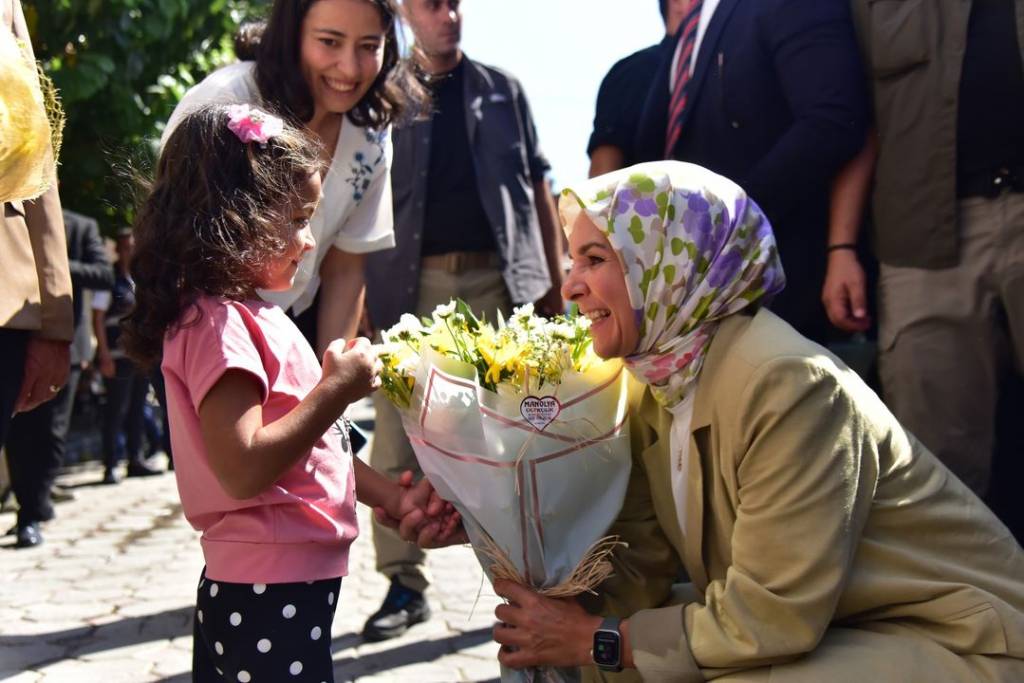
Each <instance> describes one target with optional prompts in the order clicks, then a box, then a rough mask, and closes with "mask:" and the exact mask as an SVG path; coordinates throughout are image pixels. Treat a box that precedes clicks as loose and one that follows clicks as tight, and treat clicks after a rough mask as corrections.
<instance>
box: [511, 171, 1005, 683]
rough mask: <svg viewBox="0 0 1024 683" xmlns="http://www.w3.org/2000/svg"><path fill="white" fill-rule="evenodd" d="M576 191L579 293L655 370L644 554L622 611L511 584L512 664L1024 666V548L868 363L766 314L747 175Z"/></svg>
mask: <svg viewBox="0 0 1024 683" xmlns="http://www.w3.org/2000/svg"><path fill="white" fill-rule="evenodd" d="M560 208H561V215H562V220H563V222H564V224H565V229H566V232H567V234H568V236H569V242H570V249H571V253H572V257H573V269H572V272H571V274H570V276H569V278H568V279H567V280H566V282H565V285H564V288H563V294H564V296H565V297H566V298H567V299H569V300H571V301H573V302H575V303H576V304H577V305H578V306H579V308H580V310H581V311H582V312H583V313H584V314H585V315H587V316H588V317H590V318H591V320H592V321H593V339H594V348H595V350H596V351H597V353H598V354H599V355H601V356H604V357H613V356H621V357H623V358H624V360H625V363H626V365H627V366H628V367H629V369H630V371H631V373H632V375H633V377H634V378H635V379H636V380H637V382H638V387H637V388H638V391H637V392H636V393H637V398H636V402H635V403H634V406H633V412H632V415H633V419H632V420H631V423H630V430H631V433H632V438H633V445H634V451H633V452H634V476H633V479H632V481H631V484H630V489H629V492H628V494H627V500H626V504H625V506H624V508H623V510H622V513H621V516H620V520H619V522H618V523H617V525H616V528H614V529H613V530H612V533H618V534H619V535H620V536H621V538H622V540H624V541H627V542H628V543H629V547H628V549H625V550H624V551H623V552H622V553H621V555H620V556H619V557H618V558H617V559H616V563H617V566H616V576H615V577H614V578H612V579H611V580H609V581H608V582H606V584H604V585H603V586H602V588H601V594H600V595H599V596H598V597H599V598H600V600H599V603H598V604H595V605H589V607H591V609H592V610H594V611H595V612H598V613H600V614H604V615H618V616H619V617H622V618H623V619H622V620H621V621H618V620H617V619H606V620H604V621H602V618H601V617H600V616H592V615H591V614H590V613H588V612H587V611H585V610H584V608H583V607H581V606H580V604H578V603H577V602H575V601H571V600H552V599H549V598H544V597H541V596H539V595H536V594H534V593H533V592H531V591H529V590H528V589H526V588H524V587H522V586H518V585H515V584H511V583H508V582H497V583H495V591H496V592H497V593H498V594H499V595H501V596H502V597H504V598H506V599H507V601H508V603H509V604H506V605H501V606H499V607H498V608H497V610H496V612H495V613H496V615H497V617H498V619H499V620H500V621H501V622H502V623H500V624H499V625H498V626H497V627H496V628H495V640H497V641H498V642H499V643H501V644H502V645H503V647H502V649H501V652H500V654H499V659H500V660H501V661H502V663H504V664H506V665H508V666H511V667H513V668H519V667H528V666H573V665H576V666H587V665H590V664H592V663H593V662H594V661H595V660H603V662H604V663H605V665H606V669H609V670H614V668H615V665H616V661H615V660H616V659H618V660H619V662H618V663H619V664H621V665H622V666H624V667H626V669H627V671H626V672H624V673H622V674H605V673H603V672H602V673H601V674H600V675H606V676H608V677H609V678H610V679H612V680H620V677H623V678H621V679H630V678H632V679H633V680H635V679H636V678H637V677H638V676H639V677H642V680H645V681H702V680H706V679H712V678H713V679H717V680H721V681H732V682H736V681H767V680H769V678H770V679H771V681H773V682H778V681H794V682H796V681H806V682H808V683H810V682H815V683H817V682H821V681H828V682H829V683H834V682H836V681H840V682H847V681H848V682H850V683H852V682H854V681H856V682H857V683H861V682H863V681H875V682H888V681H922V682H924V681H927V682H929V683H930V682H933V681H978V680H982V681H1018V682H1019V681H1024V659H1022V658H1024V553H1022V552H1021V549H1020V546H1018V545H1017V544H1016V542H1015V541H1014V540H1013V538H1012V536H1011V535H1010V533H1009V531H1008V530H1007V529H1006V528H1005V527H1004V526H1003V525H1002V524H1000V523H999V522H998V521H997V520H996V518H995V517H994V516H993V515H992V513H991V512H990V511H989V510H988V509H987V508H986V507H985V506H984V504H983V503H982V502H981V501H980V500H979V499H978V498H976V497H975V496H974V494H973V493H971V492H970V491H969V490H968V489H967V488H966V487H965V486H964V485H963V484H962V483H961V482H960V481H959V480H957V479H956V478H955V477H954V476H953V475H951V474H950V473H949V471H948V470H946V469H945V468H944V467H943V466H942V465H941V464H939V462H938V461H937V460H936V459H935V458H934V457H933V456H932V455H931V454H930V453H929V452H928V451H926V450H925V449H924V448H923V447H922V446H921V444H920V443H918V442H917V441H916V440H915V439H914V438H913V437H912V436H911V435H910V434H908V433H907V432H906V431H905V430H904V429H903V428H902V427H901V426H900V425H899V424H898V423H897V421H896V420H895V419H894V418H893V416H892V414H891V413H890V412H889V411H888V410H887V409H886V408H885V406H884V405H883V404H882V402H881V401H880V400H879V399H878V397H877V396H876V395H875V394H874V393H872V392H871V390H870V389H868V388H867V387H866V386H865V385H864V384H863V383H862V382H861V381H860V379H858V378H857V376H856V375H855V374H854V373H853V372H851V371H850V370H849V369H848V368H847V367H846V366H844V365H843V364H842V363H841V361H839V360H838V359H836V358H835V357H834V356H832V355H831V354H830V353H829V352H828V351H826V350H825V349H823V348H821V347H820V346H817V345H815V344H813V343H811V342H809V341H807V340H805V339H804V338H802V337H801V336H799V335H798V334H797V333H796V332H794V331H793V329H792V328H790V327H789V326H788V325H787V324H786V323H784V322H783V321H782V320H780V319H779V318H777V317H776V316H775V315H773V314H772V313H771V312H769V311H768V310H767V309H765V308H764V307H763V305H764V304H765V303H767V301H768V300H769V298H770V296H771V295H772V294H774V293H776V292H778V291H779V290H780V289H781V288H782V286H783V282H784V276H783V273H782V269H781V266H780V262H779V259H778V254H777V253H776V248H775V241H774V238H773V236H772V232H771V228H770V226H769V225H768V222H767V220H766V219H765V217H764V215H763V214H762V213H761V211H760V209H759V208H758V207H757V206H756V205H755V204H754V203H753V202H752V201H751V200H749V199H748V198H747V197H746V196H745V194H744V193H743V191H742V190H741V189H740V188H739V187H737V186H736V185H735V184H734V183H732V182H730V181H728V180H726V179H725V178H722V177H720V176H717V175H715V174H713V173H711V172H709V171H707V170H705V169H703V168H700V167H697V166H693V165H689V164H683V163H679V162H662V163H655V164H643V165H640V166H635V167H633V168H631V169H626V170H623V171H619V172H616V173H612V174H609V175H605V176H601V177H599V178H595V179H593V180H591V181H590V182H588V183H587V184H586V185H583V186H582V187H580V188H578V189H577V190H575V191H572V190H569V191H566V192H565V193H564V196H563V198H562V202H561V207H560ZM683 571H685V574H686V576H688V577H689V581H690V583H689V584H686V585H685V586H683V587H680V586H676V589H675V590H672V588H671V587H672V583H673V580H674V579H676V578H677V577H678V576H679V575H680V574H681V573H682V572H683ZM595 632H600V633H599V637H598V639H597V640H594V638H595ZM616 634H618V635H617V636H616ZM592 647H593V648H594V649H595V650H596V652H594V653H592V652H591V650H592ZM592 658H593V659H592ZM631 668H632V669H636V670H638V671H629V669H631Z"/></svg>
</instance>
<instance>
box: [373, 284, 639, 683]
mask: <svg viewBox="0 0 1024 683" xmlns="http://www.w3.org/2000/svg"><path fill="white" fill-rule="evenodd" d="M383 338H384V343H383V344H382V346H381V348H380V349H379V356H380V358H381V360H382V361H383V364H384V371H383V373H382V390H383V391H384V393H385V395H386V396H387V397H388V398H389V399H390V400H391V401H392V402H393V403H394V404H395V405H396V406H398V408H399V410H400V412H401V414H402V421H403V424H404V426H405V430H406V433H407V435H408V436H409V440H410V442H411V443H412V445H413V449H414V450H415V452H416V457H417V460H418V461H419V464H420V467H421V468H422V469H423V472H424V473H425V474H426V476H427V478H428V479H429V480H430V482H431V484H432V485H433V486H434V488H435V489H436V490H437V492H438V493H439V494H440V495H441V496H442V497H443V498H445V499H447V500H449V501H451V502H453V503H454V504H455V506H456V508H457V509H458V510H459V512H460V513H461V514H462V517H463V521H464V523H465V526H466V531H467V532H468V534H469V538H470V541H471V542H472V544H473V547H474V550H475V551H476V553H477V557H478V558H479V559H480V561H481V564H482V565H483V567H484V569H485V571H486V572H487V573H488V575H489V576H490V577H491V579H492V580H493V579H497V578H503V579H510V580H513V581H516V582H518V583H521V584H524V585H527V586H530V587H531V588H534V589H536V590H538V591H539V592H541V593H543V594H546V595H549V596H556V597H567V596H573V595H577V594H579V593H581V592H584V591H588V590H592V589H593V588H594V587H595V586H596V585H597V584H598V583H600V582H601V581H602V580H603V579H604V578H606V577H607V576H608V574H609V573H610V571H611V566H610V563H609V562H608V561H607V556H608V554H609V553H610V552H611V551H612V550H613V549H614V547H615V545H616V541H615V539H612V538H607V537H605V536H604V535H605V533H606V531H607V529H608V527H609V526H610V525H611V523H612V522H613V521H614V520H615V518H616V516H617V515H618V512H619V509H620V508H621V506H622V501H623V497H624V495H625V491H626V484H627V482H628V479H629V472H630V467H631V457H630V451H629V432H628V424H627V418H626V408H627V400H626V376H625V373H624V372H623V369H622V366H621V363H620V362H619V361H618V360H611V361H604V360H601V359H600V358H598V357H597V356H596V355H595V354H594V353H593V351H592V350H591V348H590V335H589V321H588V320H586V319H585V318H582V317H565V316H560V317H557V318H555V319H553V320H545V319H543V318H540V317H538V316H535V315H534V314H533V307H532V306H529V305H527V306H524V307H521V308H519V309H516V310H515V311H514V313H513V314H512V316H511V317H510V318H509V319H508V320H507V321H506V320H503V319H501V318H500V317H499V319H498V321H497V325H496V326H492V325H491V324H489V323H487V322H485V321H482V320H480V319H478V318H477V317H476V316H474V315H473V313H472V311H470V310H469V308H468V307H467V306H466V304H465V303H463V302H461V301H452V302H450V303H448V304H445V305H443V306H439V307H438V308H437V309H436V310H435V311H434V312H433V314H432V315H431V317H430V318H429V319H423V320H420V319H417V318H415V317H414V316H411V315H405V316H403V317H402V319H401V320H400V322H399V323H398V324H397V325H396V326H395V327H393V328H391V329H390V330H388V331H386V332H384V333H383ZM502 677H503V680H505V681H514V680H523V681H534V680H571V679H573V678H574V677H575V672H574V671H567V670H558V671H554V670H534V671H525V672H511V671H503V672H502Z"/></svg>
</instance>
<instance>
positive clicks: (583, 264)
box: [562, 211, 640, 358]
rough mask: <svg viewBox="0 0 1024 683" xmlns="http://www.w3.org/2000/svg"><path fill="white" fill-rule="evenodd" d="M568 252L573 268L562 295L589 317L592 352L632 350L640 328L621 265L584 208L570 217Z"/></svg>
mask: <svg viewBox="0 0 1024 683" xmlns="http://www.w3.org/2000/svg"><path fill="white" fill-rule="evenodd" d="M569 254H570V256H572V270H571V271H569V275H568V276H567V277H566V279H565V282H564V283H563V284H562V296H563V297H564V298H565V299H567V300H569V301H571V302H573V303H575V304H576V305H577V306H578V307H579V309H580V313H582V314H583V315H585V316H587V317H588V318H590V321H591V328H590V332H591V336H592V337H593V339H594V352H595V353H596V354H597V355H599V356H601V357H602V358H621V357H624V356H629V355H630V354H632V353H634V352H635V351H636V347H637V344H638V343H639V341H640V332H639V329H638V328H637V323H636V315H635V313H634V311H633V306H632V304H630V303H629V292H628V290H627V289H626V278H625V276H624V274H623V272H622V265H621V263H619V257H618V254H616V253H615V250H614V249H612V246H611V244H609V242H608V238H607V237H605V235H604V233H603V232H601V230H599V229H598V227H597V226H596V225H594V222H593V221H592V220H591V219H590V217H589V216H588V215H587V214H586V212H583V211H581V212H580V213H579V214H578V215H577V216H576V219H575V220H574V221H573V224H572V229H571V231H570V232H569Z"/></svg>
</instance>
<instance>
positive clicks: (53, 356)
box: [0, 0, 74, 541]
mask: <svg viewBox="0 0 1024 683" xmlns="http://www.w3.org/2000/svg"><path fill="white" fill-rule="evenodd" d="M0 25H2V26H3V30H9V31H11V32H12V33H13V34H14V36H15V38H17V39H18V40H19V41H21V42H22V43H23V44H24V46H25V50H26V52H27V53H28V55H29V57H31V58H32V59H34V58H35V57H34V55H33V53H32V46H31V43H30V38H29V34H28V28H27V26H26V25H25V15H24V13H23V12H22V9H21V3H20V2H18V1H17V0H0ZM3 207H4V218H3V225H2V226H0V273H2V276H0V446H2V445H3V443H4V441H5V440H6V438H7V429H8V427H9V426H10V422H11V416H12V415H13V414H14V413H16V412H23V411H26V410H31V409H32V408H34V407H36V406H37V405H39V404H41V403H43V402H44V401H48V400H50V399H51V398H53V397H54V396H56V395H57V393H58V392H59V391H60V389H61V387H62V386H64V382H65V381H66V380H67V375H68V369H69V368H70V360H69V358H70V351H69V349H70V344H71V338H72V335H73V331H74V325H73V322H72V310H71V275H70V272H69V269H68V255H67V246H66V240H65V235H64V219H63V218H62V216H61V208H60V197H59V196H58V195H57V187H56V183H54V184H53V186H52V187H51V188H50V189H49V190H48V191H47V192H46V193H44V194H43V195H42V196H41V197H39V198H38V199H35V200H32V201H25V202H22V201H9V202H4V205H3ZM18 540H19V541H21V540H22V539H20V538H19V539H18Z"/></svg>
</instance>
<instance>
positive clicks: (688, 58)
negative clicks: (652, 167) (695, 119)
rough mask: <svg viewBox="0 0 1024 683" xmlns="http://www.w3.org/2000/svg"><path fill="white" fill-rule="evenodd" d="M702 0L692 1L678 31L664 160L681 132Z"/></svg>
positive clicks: (673, 147) (670, 153)
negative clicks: (677, 56) (676, 55)
mask: <svg viewBox="0 0 1024 683" xmlns="http://www.w3.org/2000/svg"><path fill="white" fill-rule="evenodd" d="M703 4H704V3H703V0H693V4H691V5H690V9H689V10H687V11H686V16H685V17H684V18H683V23H682V24H681V25H680V29H679V42H678V43H677V47H676V54H678V55H679V59H678V60H677V61H676V70H675V78H674V79H673V81H672V99H671V100H670V101H669V105H668V127H667V130H666V131H665V158H666V159H671V158H672V150H674V149H675V146H676V143H677V142H679V136H680V135H681V134H682V132H683V112H684V111H685V110H686V97H687V92H688V89H687V85H689V83H690V63H691V62H692V60H693V58H694V55H693V46H694V44H695V43H696V42H697V24H699V23H700V9H701V6H702V5H703Z"/></svg>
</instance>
